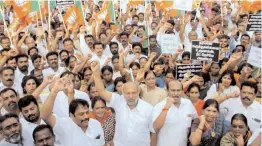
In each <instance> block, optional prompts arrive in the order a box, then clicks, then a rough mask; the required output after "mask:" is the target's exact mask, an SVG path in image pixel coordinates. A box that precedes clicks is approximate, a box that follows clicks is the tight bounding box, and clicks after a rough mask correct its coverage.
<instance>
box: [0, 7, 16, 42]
mask: <svg viewBox="0 0 262 146" xmlns="http://www.w3.org/2000/svg"><path fill="white" fill-rule="evenodd" d="M0 11H1V15H2V19H3V22H4V27H5V29H6V31H7V35H8V37H9V39H10V42H11V46H13V41H12V39H11V35H10V33H9V31H8V28H7V25H6V22H5V18H4V12H3V10H2V8H0Z"/></svg>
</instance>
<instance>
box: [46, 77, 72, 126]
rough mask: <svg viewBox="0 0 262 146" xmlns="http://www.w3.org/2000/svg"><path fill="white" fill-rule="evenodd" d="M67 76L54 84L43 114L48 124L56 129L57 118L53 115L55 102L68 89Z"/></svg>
mask: <svg viewBox="0 0 262 146" xmlns="http://www.w3.org/2000/svg"><path fill="white" fill-rule="evenodd" d="M66 77H67V76H64V77H63V78H60V79H57V80H56V81H55V83H54V86H53V88H52V89H51V92H50V93H49V95H48V97H47V99H46V101H45V103H44V105H43V107H42V112H41V117H42V118H43V119H44V120H45V122H46V123H48V124H49V125H50V126H52V127H54V126H55V124H56V117H55V116H54V115H53V114H52V112H53V108H54V102H55V99H56V96H57V93H58V92H59V91H63V90H65V89H66V86H65V85H66V84H65V82H66V81H65V79H66Z"/></svg>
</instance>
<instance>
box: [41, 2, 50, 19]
mask: <svg viewBox="0 0 262 146" xmlns="http://www.w3.org/2000/svg"><path fill="white" fill-rule="evenodd" d="M39 4H40V9H41V13H42V15H43V16H47V15H48V4H47V1H44V0H39ZM39 15H40V14H39ZM39 18H40V16H39Z"/></svg>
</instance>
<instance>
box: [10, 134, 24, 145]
mask: <svg viewBox="0 0 262 146" xmlns="http://www.w3.org/2000/svg"><path fill="white" fill-rule="evenodd" d="M8 138H9V141H10V143H13V144H17V143H20V141H21V135H20V133H14V134H12V135H9V136H8Z"/></svg>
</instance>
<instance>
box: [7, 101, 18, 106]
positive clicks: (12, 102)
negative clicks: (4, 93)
mask: <svg viewBox="0 0 262 146" xmlns="http://www.w3.org/2000/svg"><path fill="white" fill-rule="evenodd" d="M11 104H16V102H13V101H12V102H10V103H9V104H8V106H10V105H11Z"/></svg>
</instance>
